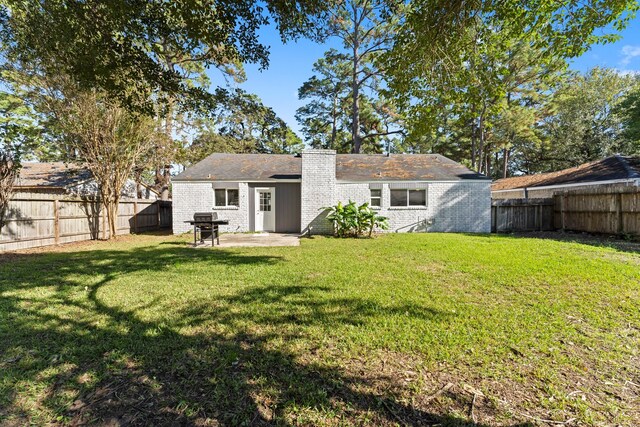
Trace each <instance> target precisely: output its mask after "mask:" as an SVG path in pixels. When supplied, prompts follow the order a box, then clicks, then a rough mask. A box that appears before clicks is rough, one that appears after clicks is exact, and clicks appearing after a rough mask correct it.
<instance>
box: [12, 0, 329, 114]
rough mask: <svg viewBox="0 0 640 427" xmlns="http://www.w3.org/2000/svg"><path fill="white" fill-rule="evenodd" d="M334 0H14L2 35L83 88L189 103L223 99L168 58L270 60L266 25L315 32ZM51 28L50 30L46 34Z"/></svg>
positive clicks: (212, 62) (24, 56) (208, 62)
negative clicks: (263, 32)
mask: <svg viewBox="0 0 640 427" xmlns="http://www.w3.org/2000/svg"><path fill="white" fill-rule="evenodd" d="M329 7H331V2H325V1H317V0H294V1H292V2H283V1H279V0H266V1H265V2H259V3H257V2H253V1H248V0H241V1H234V2H228V1H222V0H206V1H197V2H194V1H189V0H175V1H172V2H170V3H167V2H165V1H160V0H150V1H138V2H136V1H125V0H114V1H107V2H105V1H98V0H89V1H83V2H77V1H72V0H51V1H37V0H27V1H23V0H6V1H4V2H3V3H2V5H1V6H0V27H1V28H2V32H1V34H0V36H1V37H2V38H3V40H4V41H5V44H4V46H5V48H7V49H9V50H10V51H11V54H12V55H14V56H15V57H17V58H19V59H21V60H23V61H26V62H32V61H33V60H38V62H39V63H41V64H43V67H44V68H45V71H46V73H48V74H53V75H55V74H58V73H61V74H65V75H69V76H71V78H72V80H73V81H74V82H77V83H79V84H80V86H81V87H82V88H85V89H86V88H98V89H101V90H104V91H106V92H107V93H108V94H110V95H112V96H114V97H115V98H116V99H118V100H120V101H121V102H122V103H124V104H125V105H127V106H133V107H136V108H143V109H145V110H146V111H147V112H148V113H152V112H153V111H154V108H155V105H154V101H153V96H154V94H157V93H164V94H172V95H176V96H178V95H179V96H180V97H181V101H183V102H185V103H192V102H196V103H200V104H201V103H202V102H208V103H210V104H214V103H215V101H216V100H215V98H214V97H213V96H212V94H210V93H208V92H207V91H206V90H205V89H204V88H202V87H200V86H192V85H190V83H189V81H188V80H185V79H184V76H183V75H182V74H181V72H179V71H176V69H174V67H171V66H167V63H166V62H163V59H162V58H161V54H162V53H164V52H165V51H164V48H165V47H169V48H170V49H169V50H170V52H171V56H172V58H174V61H172V63H173V64H174V65H176V66H177V67H178V68H184V65H185V64H186V63H196V62H197V63H199V64H202V65H203V66H204V67H222V68H226V67H227V66H228V65H229V64H239V63H258V64H260V65H261V66H262V67H266V66H267V65H268V53H269V51H268V47H267V46H265V45H263V44H262V43H260V41H259V39H258V29H259V28H260V27H262V26H264V25H267V24H269V23H270V22H274V23H275V25H276V26H277V28H278V30H279V32H280V34H281V36H282V37H283V39H288V38H292V37H297V36H299V35H301V34H304V35H307V36H313V35H314V33H315V32H316V30H315V29H316V28H318V26H317V25H314V23H315V20H316V19H317V18H318V17H319V16H320V15H321V14H322V13H323V12H324V11H326V9H327V8H329ZM45 35H46V36H45Z"/></svg>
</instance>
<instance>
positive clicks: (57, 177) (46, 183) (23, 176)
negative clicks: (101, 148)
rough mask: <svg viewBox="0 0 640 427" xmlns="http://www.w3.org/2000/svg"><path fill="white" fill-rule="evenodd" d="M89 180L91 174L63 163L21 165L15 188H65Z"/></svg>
mask: <svg viewBox="0 0 640 427" xmlns="http://www.w3.org/2000/svg"><path fill="white" fill-rule="evenodd" d="M88 179H91V172H90V171H89V170H87V169H86V168H82V167H80V166H78V165H74V164H66V163H63V162H42V163H23V164H22V169H20V174H19V175H18V179H16V183H15V186H16V187H18V188H19V187H48V188H67V187H69V186H73V185H76V184H79V183H81V182H84V181H86V180H88Z"/></svg>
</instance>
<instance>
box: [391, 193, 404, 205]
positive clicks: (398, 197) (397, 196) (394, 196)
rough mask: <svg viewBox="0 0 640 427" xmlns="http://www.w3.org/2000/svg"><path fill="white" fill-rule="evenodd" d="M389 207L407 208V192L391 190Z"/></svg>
mask: <svg viewBox="0 0 640 427" xmlns="http://www.w3.org/2000/svg"><path fill="white" fill-rule="evenodd" d="M391 206H407V190H391Z"/></svg>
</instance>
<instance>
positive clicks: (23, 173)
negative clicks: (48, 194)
mask: <svg viewBox="0 0 640 427" xmlns="http://www.w3.org/2000/svg"><path fill="white" fill-rule="evenodd" d="M92 178H93V176H92V174H91V171H90V170H88V169H87V168H84V167H82V166H80V165H77V164H74V163H64V162H39V163H23V164H22V168H21V169H20V174H19V175H18V178H17V179H16V182H15V184H14V188H15V189H16V190H20V189H23V190H24V189H36V188H37V189H42V188H44V189H47V190H69V189H70V188H73V187H75V186H77V185H80V184H83V183H85V182H88V181H91V180H92ZM131 182H133V181H131ZM140 184H141V185H142V186H143V187H145V188H146V189H148V190H149V191H151V192H153V193H155V194H160V193H159V192H158V190H156V189H155V188H153V187H151V186H149V185H147V184H145V183H140Z"/></svg>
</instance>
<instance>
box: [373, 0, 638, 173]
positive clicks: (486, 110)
mask: <svg viewBox="0 0 640 427" xmlns="http://www.w3.org/2000/svg"><path fill="white" fill-rule="evenodd" d="M637 7H638V6H637V4H636V2H635V1H630V0H607V1H599V0H598V1H596V0H590V1H587V2H574V1H571V0H560V1H556V0H542V1H537V0H536V1H533V0H531V1H515V0H507V1H482V0H477V1H462V0H455V1H444V0H414V1H413V2H411V5H410V7H409V8H408V11H407V13H406V18H405V19H404V21H403V25H402V26H401V27H400V29H399V31H398V34H397V35H396V38H395V43H394V46H393V49H392V50H391V51H390V52H388V53H387V54H385V55H384V56H383V58H382V61H383V62H384V63H385V65H386V68H387V69H388V76H389V86H390V88H391V89H392V90H393V93H394V94H395V95H396V97H397V101H398V105H399V106H400V107H401V110H402V112H403V113H404V114H405V116H406V117H410V118H411V123H410V124H409V125H408V128H409V129H410V130H411V135H410V137H409V138H410V139H412V140H413V141H417V142H419V143H420V144H419V145H418V147H417V148H418V149H422V147H425V148H426V147H430V148H440V146H441V145H442V143H443V141H444V142H445V145H447V144H446V141H447V140H450V139H451V137H452V136H456V137H458V138H462V139H463V140H467V139H468V148H464V147H460V143H461V142H460V140H459V141H458V142H456V143H453V145H456V147H454V148H455V150H452V151H458V152H459V153H460V154H461V155H462V156H463V160H465V162H466V163H467V164H468V165H469V166H471V167H472V168H474V169H476V170H478V171H481V172H484V173H492V172H494V169H495V164H492V159H494V161H495V160H497V159H496V152H497V151H498V150H500V149H501V150H502V151H503V154H502V174H503V175H504V173H505V172H507V173H508V169H509V149H510V147H511V146H512V145H513V144H514V143H515V141H516V139H518V138H517V137H518V134H519V132H520V131H526V132H525V133H527V132H529V129H530V128H531V127H530V126H525V127H524V128H521V129H517V128H516V127H514V124H516V123H517V121H519V120H523V119H524V120H526V121H529V122H530V123H532V124H533V122H535V121H536V120H537V118H536V116H537V113H535V112H532V111H527V110H526V109H523V108H525V107H527V108H530V107H531V106H532V104H531V102H533V104H534V105H536V104H540V103H539V102H538V101H535V100H534V101H532V100H531V99H530V97H529V96H528V94H526V93H524V91H528V90H529V89H528V88H527V86H528V85H530V84H531V83H535V84H539V83H540V82H541V83H542V85H544V84H549V83H548V82H545V79H546V77H545V75H546V74H548V75H549V76H551V75H553V74H554V73H556V72H557V71H558V62H562V61H564V60H565V59H567V58H571V57H575V56H578V55H580V54H581V53H583V52H584V51H585V50H586V49H587V48H588V47H589V46H590V45H591V44H593V43H598V42H609V41H612V40H615V39H616V36H615V35H613V34H603V35H598V36H596V35H595V31H596V30H598V29H602V28H603V27H606V26H607V25H611V26H612V27H613V29H614V30H620V29H622V28H624V26H625V25H626V24H627V22H628V20H629V19H630V18H631V17H632V16H633V15H634V12H635V10H636V9H637ZM513 54H515V55H513ZM514 60H515V61H514ZM520 61H522V64H523V65H524V66H516V67H513V64H516V63H518V62H520ZM560 65H561V64H560ZM529 74H530V77H527V78H526V82H524V83H522V82H518V80H519V78H520V77H521V76H527V75H529ZM538 92H540V91H539V90H538ZM528 98H529V99H528ZM514 101H515V102H514ZM505 102H506V103H507V104H508V105H506V106H505ZM505 109H506V110H510V113H509V115H510V116H511V117H512V119H509V120H506V116H500V115H499V114H500V112H501V111H505ZM443 115H444V116H446V120H445V121H443ZM517 116H519V118H518V119H516V117H517ZM496 125H501V126H502V127H503V129H501V130H499V132H496V128H495V126H496ZM504 126H506V128H504ZM509 128H511V130H510V131H509ZM465 129H466V131H465ZM510 135H511V136H510ZM496 136H500V140H497V139H495V138H494V137H496ZM529 136H531V135H529ZM462 142H464V141H462ZM463 145H467V144H463ZM505 148H506V151H505ZM465 152H466V153H467V154H465Z"/></svg>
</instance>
